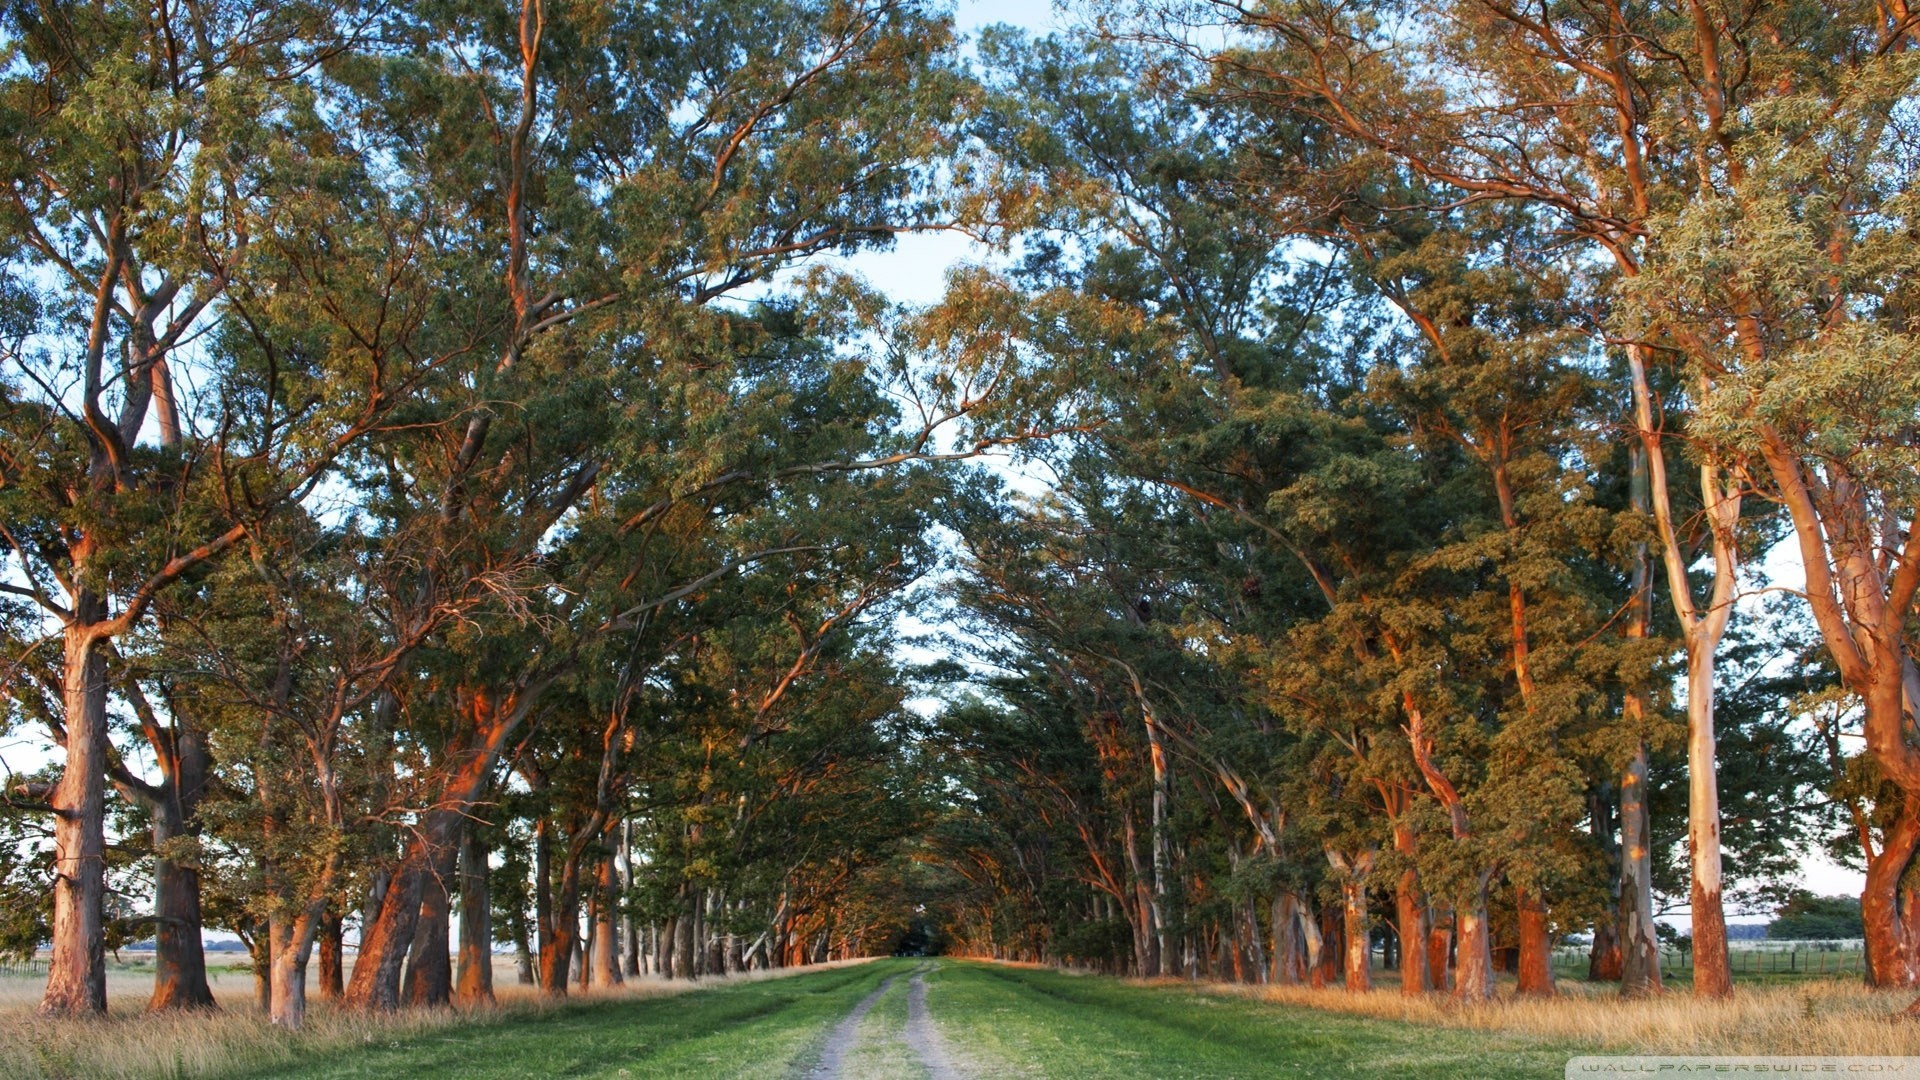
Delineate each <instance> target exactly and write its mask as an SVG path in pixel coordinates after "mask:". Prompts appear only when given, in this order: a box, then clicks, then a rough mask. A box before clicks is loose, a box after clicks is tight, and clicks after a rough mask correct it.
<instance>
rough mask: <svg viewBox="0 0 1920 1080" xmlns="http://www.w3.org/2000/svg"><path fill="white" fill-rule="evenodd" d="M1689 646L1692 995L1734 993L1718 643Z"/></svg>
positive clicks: (1699, 641) (1697, 640) (1699, 642)
mask: <svg viewBox="0 0 1920 1080" xmlns="http://www.w3.org/2000/svg"><path fill="white" fill-rule="evenodd" d="M1693 637H1694V639H1695V640H1694V641H1692V642H1690V643H1689V645H1688V648H1687V795H1688V798H1687V845H1688V851H1689V855H1690V856H1691V862H1692V868H1693V873H1692V877H1691V881H1690V882H1689V885H1688V899H1689V900H1690V901H1691V903H1692V907H1693V996H1694V997H1696V998H1722V997H1727V996H1728V995H1730V994H1732V993H1733V966H1732V957H1731V956H1729V955H1728V953H1727V916H1726V911H1725V910H1724V909H1723V908H1722V906H1721V903H1720V779H1719V776H1718V774H1717V773H1716V771H1715V770H1716V769H1717V768H1718V765H1717V763H1716V760H1715V758H1716V750H1715V746H1714V731H1713V695H1714V686H1713V671H1714V650H1715V646H1716V645H1717V644H1718V641H1717V639H1716V640H1714V641H1708V640H1705V638H1706V635H1704V634H1699V635H1693Z"/></svg>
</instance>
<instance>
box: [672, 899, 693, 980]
mask: <svg viewBox="0 0 1920 1080" xmlns="http://www.w3.org/2000/svg"><path fill="white" fill-rule="evenodd" d="M687 891H688V890H686V889H684V888H683V889H682V890H681V895H682V896H683V897H684V896H685V895H686V893H687ZM693 924H694V917H693V912H691V911H689V912H687V913H685V914H683V915H681V916H679V917H678V918H677V919H675V920H674V942H673V977H674V978H676V979H691V978H693V977H694V957H693V950H694V943H695V940H696V939H695V936H694V925H693Z"/></svg>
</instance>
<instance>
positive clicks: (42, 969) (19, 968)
mask: <svg viewBox="0 0 1920 1080" xmlns="http://www.w3.org/2000/svg"><path fill="white" fill-rule="evenodd" d="M46 973H47V962H46V961H45V960H0V975H39V976H43V977H44V976H45V975H46Z"/></svg>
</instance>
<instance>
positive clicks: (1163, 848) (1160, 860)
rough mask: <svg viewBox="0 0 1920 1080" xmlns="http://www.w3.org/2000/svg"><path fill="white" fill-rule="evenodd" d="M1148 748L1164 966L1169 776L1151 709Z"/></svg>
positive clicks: (1157, 940)
mask: <svg viewBox="0 0 1920 1080" xmlns="http://www.w3.org/2000/svg"><path fill="white" fill-rule="evenodd" d="M1147 742H1148V749H1149V751H1150V753H1151V755H1152V758H1153V835H1152V837H1151V842H1152V844H1153V933H1154V945H1155V952H1156V953H1158V954H1159V956H1160V964H1161V966H1162V967H1163V968H1164V967H1165V965H1166V958H1167V957H1168V956H1169V955H1171V953H1172V944H1171V942H1170V939H1169V934H1170V933H1171V932H1172V927H1170V926H1169V925H1168V918H1167V896H1168V888H1169V886H1168V879H1169V878H1171V877H1172V875H1173V865H1172V863H1173V859H1172V851H1171V847H1172V841H1171V838H1170V837H1169V836H1168V834H1167V828H1168V827H1167V802H1168V794H1169V793H1168V783H1169V780H1168V776H1167V751H1166V747H1165V746H1163V745H1162V744H1161V741H1160V725H1159V724H1157V723H1155V722H1154V719H1153V716H1152V714H1151V713H1149V714H1148V716H1147Z"/></svg>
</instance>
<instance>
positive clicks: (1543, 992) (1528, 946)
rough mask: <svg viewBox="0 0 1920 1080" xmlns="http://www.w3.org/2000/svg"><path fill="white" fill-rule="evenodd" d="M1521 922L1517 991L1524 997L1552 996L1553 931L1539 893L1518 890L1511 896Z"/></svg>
mask: <svg viewBox="0 0 1920 1080" xmlns="http://www.w3.org/2000/svg"><path fill="white" fill-rule="evenodd" d="M1514 903H1515V908H1516V910H1517V911H1518V915H1519V922H1520V955H1519V959H1518V961H1517V963H1516V972H1515V973H1516V974H1517V975H1518V976H1519V977H1520V986H1519V992H1520V994H1521V995H1522V996H1527V997H1552V996H1553V995H1554V986H1553V934H1552V927H1551V924H1550V923H1549V921H1548V919H1547V906H1546V904H1545V903H1543V902H1542V901H1541V899H1540V896H1539V894H1537V893H1535V892H1533V891H1531V890H1529V889H1520V890H1517V891H1516V894H1515V896H1514Z"/></svg>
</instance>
